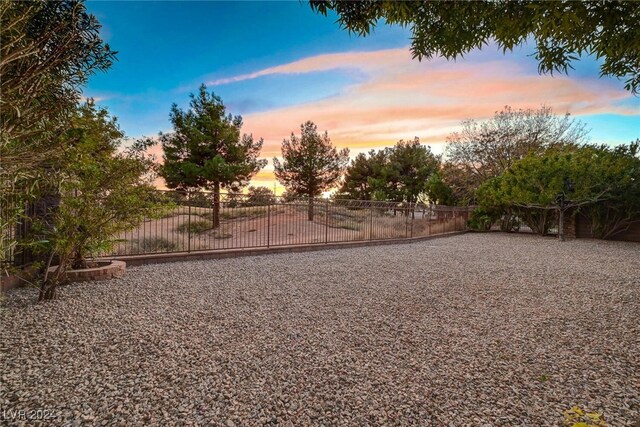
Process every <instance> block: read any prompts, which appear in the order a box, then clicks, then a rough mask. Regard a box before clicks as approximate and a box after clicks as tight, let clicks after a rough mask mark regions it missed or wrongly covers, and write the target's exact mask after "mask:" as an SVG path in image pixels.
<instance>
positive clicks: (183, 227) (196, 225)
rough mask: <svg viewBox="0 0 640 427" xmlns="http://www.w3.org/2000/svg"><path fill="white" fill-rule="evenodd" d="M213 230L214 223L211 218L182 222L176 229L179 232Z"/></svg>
mask: <svg viewBox="0 0 640 427" xmlns="http://www.w3.org/2000/svg"><path fill="white" fill-rule="evenodd" d="M210 230H213V223H212V222H211V221H209V220H205V219H198V220H191V221H189V222H183V223H182V224H180V225H179V226H178V227H177V228H176V231H177V232H178V233H189V234H202V233H206V232H207V231H210Z"/></svg>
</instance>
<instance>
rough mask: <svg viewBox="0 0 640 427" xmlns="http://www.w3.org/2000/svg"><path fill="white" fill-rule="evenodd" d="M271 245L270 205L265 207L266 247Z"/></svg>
mask: <svg viewBox="0 0 640 427" xmlns="http://www.w3.org/2000/svg"><path fill="white" fill-rule="evenodd" d="M270 244H271V203H269V204H268V205H267V247H269V245H270Z"/></svg>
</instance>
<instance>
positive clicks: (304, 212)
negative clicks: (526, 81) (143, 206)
mask: <svg viewBox="0 0 640 427" xmlns="http://www.w3.org/2000/svg"><path fill="white" fill-rule="evenodd" d="M162 194H164V196H165V198H166V199H168V200H171V201H172V203H173V205H172V207H170V208H168V209H163V210H162V211H161V212H158V213H157V215H154V216H152V217H149V218H146V219H145V220H144V222H143V223H141V224H140V226H138V227H137V228H135V229H133V230H130V231H127V232H125V233H122V234H121V235H119V236H116V237H117V243H116V245H115V247H114V250H113V252H112V253H110V254H105V255H114V256H117V255H136V254H156V253H171V252H195V251H207V250H222V249H241V248H259V247H271V246H287V245H307V244H326V243H336V242H355V241H366V240H385V239H402V238H411V237H419V236H431V235H436V234H443V233H449V232H453V231H461V230H465V229H466V226H467V220H468V215H469V209H467V208H459V207H448V206H435V205H424V204H414V203H411V204H408V203H396V202H381V201H366V200H345V199H323V198H314V199H311V200H310V199H307V198H283V197H276V196H270V195H261V196H254V197H251V196H247V195H241V194H221V195H220V196H219V201H216V197H215V195H214V194H213V193H205V192H197V193H196V192H194V193H183V192H175V191H167V192H163V193H162Z"/></svg>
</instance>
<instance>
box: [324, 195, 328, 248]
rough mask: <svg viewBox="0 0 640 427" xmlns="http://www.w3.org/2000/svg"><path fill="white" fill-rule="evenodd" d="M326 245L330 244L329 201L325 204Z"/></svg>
mask: <svg viewBox="0 0 640 427" xmlns="http://www.w3.org/2000/svg"><path fill="white" fill-rule="evenodd" d="M324 243H325V244H326V243H329V199H327V200H325V203H324Z"/></svg>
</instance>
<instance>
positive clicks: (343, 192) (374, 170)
mask: <svg viewBox="0 0 640 427" xmlns="http://www.w3.org/2000/svg"><path fill="white" fill-rule="evenodd" d="M386 154H387V152H386V151H384V150H379V151H375V150H371V151H369V153H368V155H367V154H364V153H360V154H358V155H357V156H356V158H355V159H353V161H352V162H351V164H350V165H349V167H347V171H346V173H345V176H344V182H343V183H342V186H341V187H340V190H339V191H338V196H339V197H343V198H348V199H355V200H372V199H374V188H373V187H372V183H371V180H372V179H374V178H375V177H376V176H379V175H380V172H381V170H382V168H383V167H384V165H385V163H386Z"/></svg>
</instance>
